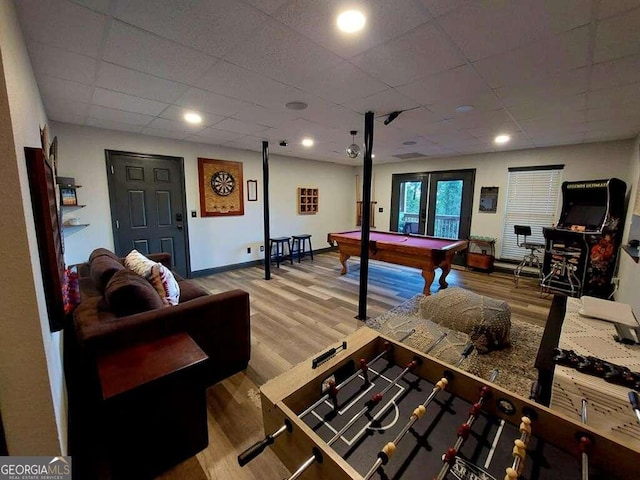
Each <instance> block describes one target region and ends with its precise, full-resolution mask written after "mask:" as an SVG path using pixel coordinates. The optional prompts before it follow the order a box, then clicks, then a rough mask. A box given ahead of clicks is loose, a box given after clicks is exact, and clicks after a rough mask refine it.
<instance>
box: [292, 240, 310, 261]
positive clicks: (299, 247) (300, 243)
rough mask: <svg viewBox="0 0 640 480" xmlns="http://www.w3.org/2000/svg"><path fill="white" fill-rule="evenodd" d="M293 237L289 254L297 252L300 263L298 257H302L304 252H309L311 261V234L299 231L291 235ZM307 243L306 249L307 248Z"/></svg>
mask: <svg viewBox="0 0 640 480" xmlns="http://www.w3.org/2000/svg"><path fill="white" fill-rule="evenodd" d="M291 238H292V239H293V247H292V248H293V250H292V252H291V255H292V256H293V255H295V254H297V256H298V263H300V259H301V258H303V257H304V256H305V255H306V254H309V256H310V257H311V261H313V248H312V247H311V234H309V233H299V234H296V235H292V236H291ZM307 245H308V250H307Z"/></svg>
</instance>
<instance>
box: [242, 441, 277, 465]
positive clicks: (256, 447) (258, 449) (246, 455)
mask: <svg viewBox="0 0 640 480" xmlns="http://www.w3.org/2000/svg"><path fill="white" fill-rule="evenodd" d="M274 441H275V439H274V438H273V437H272V436H271V435H269V436H268V437H265V438H264V440H260V441H259V442H258V443H254V444H253V445H251V446H250V447H249V448H247V449H246V450H245V451H244V452H242V453H241V454H240V455H238V464H239V465H240V466H241V467H244V466H245V465H246V464H247V463H249V462H250V461H251V460H253V459H254V458H256V457H257V456H258V455H260V454H261V453H262V452H263V451H264V449H265V448H267V447H268V446H269V445H271V444H272V443H273V442H274Z"/></svg>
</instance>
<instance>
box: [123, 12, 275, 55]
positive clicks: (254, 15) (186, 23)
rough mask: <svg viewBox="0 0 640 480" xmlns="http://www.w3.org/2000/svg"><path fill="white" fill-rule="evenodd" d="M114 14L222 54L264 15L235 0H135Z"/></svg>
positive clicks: (214, 53)
mask: <svg viewBox="0 0 640 480" xmlns="http://www.w3.org/2000/svg"><path fill="white" fill-rule="evenodd" d="M117 18H118V19H120V20H123V21H124V22H127V23H129V24H131V25H135V26H137V27H140V28H142V29H144V30H147V31H149V32H153V33H155V34H156V35H158V36H160V37H163V38H168V39H170V40H173V41H174V42H177V43H180V44H182V45H187V46H189V47H191V48H194V49H196V50H199V51H201V52H204V53H207V54H209V55H214V56H216V57H222V56H223V55H224V54H226V53H227V52H228V51H229V50H230V49H231V48H232V47H234V46H235V45H236V44H237V43H239V42H241V41H242V40H244V39H245V38H247V37H248V36H249V35H251V34H252V33H253V32H254V31H255V29H256V28H258V26H259V25H260V24H261V23H263V22H264V21H265V20H266V19H267V18H268V17H267V16H266V15H265V14H264V13H262V12H260V11H258V10H256V9H255V8H252V7H250V6H248V5H246V4H244V3H243V2H239V1H237V0H208V1H206V2H194V1H191V0H136V1H135V2H129V3H128V4H127V5H126V6H125V8H122V9H118V13H117Z"/></svg>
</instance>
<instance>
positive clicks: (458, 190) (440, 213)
mask: <svg viewBox="0 0 640 480" xmlns="http://www.w3.org/2000/svg"><path fill="white" fill-rule="evenodd" d="M435 187H436V205H435V210H436V214H435V218H434V228H433V231H434V235H435V236H436V237H442V238H455V239H458V238H460V237H459V234H460V211H461V209H462V180H439V181H437V182H436V185H435Z"/></svg>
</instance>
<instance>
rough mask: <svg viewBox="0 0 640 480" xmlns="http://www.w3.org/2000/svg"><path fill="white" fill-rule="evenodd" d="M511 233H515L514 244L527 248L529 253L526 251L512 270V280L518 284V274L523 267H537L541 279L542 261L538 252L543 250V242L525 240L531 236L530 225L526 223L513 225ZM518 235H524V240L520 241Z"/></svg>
mask: <svg viewBox="0 0 640 480" xmlns="http://www.w3.org/2000/svg"><path fill="white" fill-rule="evenodd" d="M513 233H515V234H516V244H517V245H518V247H521V248H525V249H527V250H529V253H527V254H526V255H525V256H524V257H523V258H522V261H521V262H520V263H519V264H518V266H517V267H516V268H515V270H514V271H513V280H514V283H515V285H516V287H517V286H518V281H519V280H520V274H521V273H522V270H523V269H524V267H534V268H537V270H538V278H539V280H540V281H542V278H543V274H542V262H541V261H540V257H539V254H541V253H543V252H544V248H545V245H544V243H534V242H527V237H529V236H531V227H530V226H528V225H514V226H513ZM520 236H522V237H524V240H523V241H522V242H520Z"/></svg>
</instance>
